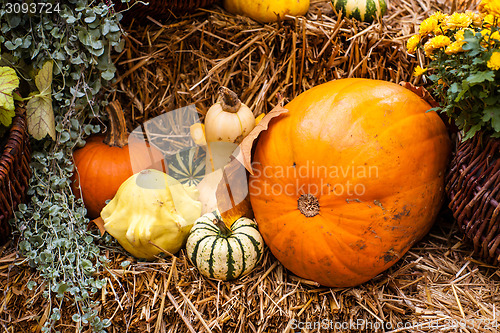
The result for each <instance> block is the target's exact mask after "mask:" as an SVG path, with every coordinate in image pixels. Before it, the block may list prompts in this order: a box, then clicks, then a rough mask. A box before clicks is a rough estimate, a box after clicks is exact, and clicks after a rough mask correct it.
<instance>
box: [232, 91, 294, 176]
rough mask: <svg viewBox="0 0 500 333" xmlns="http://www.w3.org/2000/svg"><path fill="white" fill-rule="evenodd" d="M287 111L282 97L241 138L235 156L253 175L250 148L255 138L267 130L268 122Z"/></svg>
mask: <svg viewBox="0 0 500 333" xmlns="http://www.w3.org/2000/svg"><path fill="white" fill-rule="evenodd" d="M286 112H288V110H287V109H285V108H284V107H283V98H281V99H280V100H279V101H278V104H277V105H276V106H275V107H274V108H273V109H272V110H271V111H270V112H269V113H268V114H266V115H265V116H264V118H262V120H261V121H260V122H259V123H258V124H257V126H255V128H254V129H253V130H252V131H251V132H250V133H249V134H248V135H247V136H246V137H245V138H244V139H243V141H242V142H241V143H240V145H239V147H238V149H237V150H236V151H237V153H236V155H235V158H236V159H237V160H238V161H239V162H240V163H241V164H243V166H244V167H245V169H247V170H248V172H250V174H252V175H253V171H252V148H253V144H254V142H255V140H257V138H258V137H259V135H260V133H262V132H263V131H265V130H267V128H268V126H269V122H270V121H271V120H272V119H274V118H276V117H278V116H280V115H282V114H283V113H286Z"/></svg>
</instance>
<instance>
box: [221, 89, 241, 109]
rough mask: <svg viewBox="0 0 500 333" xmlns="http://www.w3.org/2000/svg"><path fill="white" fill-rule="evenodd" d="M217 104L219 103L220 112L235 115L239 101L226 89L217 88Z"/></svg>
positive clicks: (234, 94)
mask: <svg viewBox="0 0 500 333" xmlns="http://www.w3.org/2000/svg"><path fill="white" fill-rule="evenodd" d="M217 102H218V103H220V105H221V107H222V110H224V111H226V112H231V113H236V112H238V110H239V109H240V106H241V101H240V99H239V98H238V95H236V93H235V92H234V91H232V90H231V89H229V88H226V87H220V88H219V98H218V99H217Z"/></svg>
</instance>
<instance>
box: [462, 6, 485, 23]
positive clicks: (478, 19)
mask: <svg viewBox="0 0 500 333" xmlns="http://www.w3.org/2000/svg"><path fill="white" fill-rule="evenodd" d="M465 15H467V16H468V17H469V18H470V19H471V20H472V25H473V26H475V27H480V26H482V24H483V18H482V17H481V15H479V14H478V13H476V12H473V11H472V10H467V11H465Z"/></svg>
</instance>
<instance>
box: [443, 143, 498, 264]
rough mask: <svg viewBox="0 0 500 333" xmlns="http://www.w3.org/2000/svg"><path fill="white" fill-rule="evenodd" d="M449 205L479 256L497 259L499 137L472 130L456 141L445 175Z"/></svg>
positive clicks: (496, 261) (487, 259) (466, 237)
mask: <svg viewBox="0 0 500 333" xmlns="http://www.w3.org/2000/svg"><path fill="white" fill-rule="evenodd" d="M446 193H447V194H448V197H449V198H450V203H449V207H450V209H451V210H452V212H453V216H454V217H455V219H456V220H457V221H458V224H459V226H460V229H461V230H462V231H463V233H464V236H465V239H466V240H468V241H470V242H472V244H473V245H474V252H475V254H476V255H478V256H480V257H481V258H482V259H484V260H486V261H487V262H490V263H492V264H496V265H498V264H499V262H500V217H499V214H500V205H499V204H498V203H499V202H500V139H492V138H489V137H488V136H486V135H479V134H476V135H475V137H474V138H472V139H469V140H467V141H465V142H460V141H459V142H457V148H456V154H455V156H454V157H453V160H452V162H451V166H450V170H449V173H448V175H447V179H446Z"/></svg>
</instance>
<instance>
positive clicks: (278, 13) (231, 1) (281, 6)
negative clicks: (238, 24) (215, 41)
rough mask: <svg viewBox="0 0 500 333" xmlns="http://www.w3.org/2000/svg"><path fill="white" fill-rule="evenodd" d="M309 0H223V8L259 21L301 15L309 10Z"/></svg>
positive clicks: (270, 20) (273, 20) (265, 21)
mask: <svg viewBox="0 0 500 333" xmlns="http://www.w3.org/2000/svg"><path fill="white" fill-rule="evenodd" d="M309 4H310V3H309V0H252V1H249V0H224V8H225V9H226V10H227V11H228V12H230V13H233V14H240V15H245V16H248V17H250V18H252V19H254V20H255V21H258V22H261V23H268V22H276V21H278V20H283V19H285V15H290V16H301V15H305V14H306V13H307V11H308V10H309Z"/></svg>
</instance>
